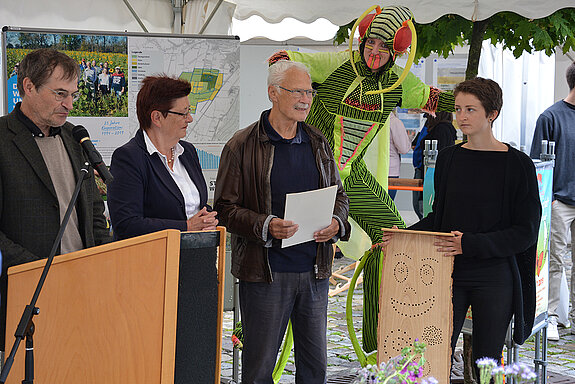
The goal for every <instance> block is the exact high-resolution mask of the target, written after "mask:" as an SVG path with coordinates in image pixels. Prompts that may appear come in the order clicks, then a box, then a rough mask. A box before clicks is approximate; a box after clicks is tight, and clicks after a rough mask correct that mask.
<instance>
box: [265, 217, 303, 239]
mask: <svg viewBox="0 0 575 384" xmlns="http://www.w3.org/2000/svg"><path fill="white" fill-rule="evenodd" d="M298 228H299V226H298V225H297V224H294V222H293V221H290V220H282V219H280V218H278V217H274V218H273V219H271V221H270V226H269V231H270V233H271V235H272V237H273V238H274V239H280V240H281V239H289V238H290V237H292V236H293V235H294V234H295V233H296V232H297V229H298Z"/></svg>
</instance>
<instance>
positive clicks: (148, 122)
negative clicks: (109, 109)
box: [108, 76, 218, 239]
mask: <svg viewBox="0 0 575 384" xmlns="http://www.w3.org/2000/svg"><path fill="white" fill-rule="evenodd" d="M190 90H191V85H190V83H189V82H187V81H184V80H181V79H175V78H171V77H167V76H157V77H153V76H149V77H146V78H145V79H144V80H142V87H141V88H140V91H139V92H138V97H137V100H136V113H137V115H138V121H139V123H140V129H139V130H138V131H137V132H136V136H135V137H134V138H132V139H131V140H130V141H129V142H128V143H126V144H125V145H123V146H121V147H119V148H118V149H116V150H115V151H114V154H113V155H112V163H111V172H112V174H113V175H114V182H113V183H111V184H110V185H109V186H108V206H109V209H110V218H111V220H112V228H113V230H114V236H115V237H116V238H117V239H125V238H128V237H133V236H139V235H143V234H146V233H150V232H156V231H160V230H163V229H169V228H172V229H179V230H181V231H199V230H210V229H215V227H216V225H217V223H218V220H217V219H216V212H215V211H212V210H211V207H209V206H208V205H207V199H208V192H207V187H206V182H205V180H204V176H203V175H202V170H201V167H200V162H199V159H198V154H197V153H196V149H195V147H194V146H193V145H192V144H190V143H188V142H186V141H183V140H182V139H183V138H185V136H186V131H187V128H188V124H189V123H191V122H192V116H191V114H190V102H189V100H188V95H189V94H190Z"/></svg>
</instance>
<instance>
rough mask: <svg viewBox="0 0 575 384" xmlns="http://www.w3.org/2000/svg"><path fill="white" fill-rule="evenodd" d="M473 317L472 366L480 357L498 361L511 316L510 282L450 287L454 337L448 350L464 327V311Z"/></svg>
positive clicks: (452, 346)
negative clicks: (451, 291)
mask: <svg viewBox="0 0 575 384" xmlns="http://www.w3.org/2000/svg"><path fill="white" fill-rule="evenodd" d="M470 305H471V311H472V316H473V330H472V332H473V344H472V349H473V363H474V364H475V362H476V361H477V359H480V358H482V357H491V358H492V359H494V360H495V361H500V358H501V351H502V349H503V344H504V343H505V335H506V333H507V328H508V327H509V322H510V321H511V316H512V315H513V281H512V280H511V279H510V280H509V281H507V282H502V283H501V284H497V285H495V284H478V285H476V286H471V287H470V286H458V285H457V284H455V283H454V284H453V334H452V336H451V351H452V355H453V351H454V350H455V345H456V344H457V338H458V337H459V333H460V332H461V328H462V327H463V322H464V320H465V315H466V313H467V308H468V307H469V306H470Z"/></svg>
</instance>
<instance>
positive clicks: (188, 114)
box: [164, 110, 191, 119]
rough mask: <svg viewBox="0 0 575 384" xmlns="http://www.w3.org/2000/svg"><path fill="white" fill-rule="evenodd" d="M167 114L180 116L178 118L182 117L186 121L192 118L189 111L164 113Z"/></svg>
mask: <svg viewBox="0 0 575 384" xmlns="http://www.w3.org/2000/svg"><path fill="white" fill-rule="evenodd" d="M164 112H165V113H171V114H173V115H178V116H182V117H183V118H184V119H185V118H186V117H188V116H190V114H191V112H190V111H189V110H188V111H187V112H184V113H182V112H176V111H164Z"/></svg>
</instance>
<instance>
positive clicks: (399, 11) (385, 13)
mask: <svg viewBox="0 0 575 384" xmlns="http://www.w3.org/2000/svg"><path fill="white" fill-rule="evenodd" d="M409 19H411V12H410V10H409V9H408V8H406V7H385V8H382V10H381V13H380V14H379V15H377V16H375V18H374V19H373V21H372V22H371V25H370V26H369V28H368V29H367V31H366V34H365V35H366V36H367V37H370V38H374V39H380V40H383V42H384V43H385V45H386V46H387V47H388V48H389V49H393V38H394V37H395V32H397V30H398V29H399V28H400V27H401V25H402V24H403V22H404V21H406V20H409ZM392 56H393V52H392Z"/></svg>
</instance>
